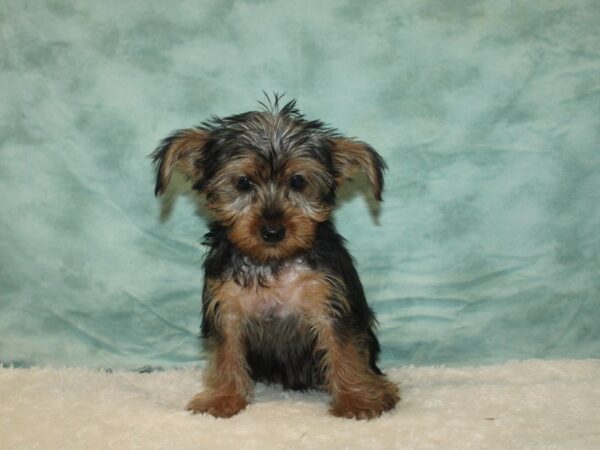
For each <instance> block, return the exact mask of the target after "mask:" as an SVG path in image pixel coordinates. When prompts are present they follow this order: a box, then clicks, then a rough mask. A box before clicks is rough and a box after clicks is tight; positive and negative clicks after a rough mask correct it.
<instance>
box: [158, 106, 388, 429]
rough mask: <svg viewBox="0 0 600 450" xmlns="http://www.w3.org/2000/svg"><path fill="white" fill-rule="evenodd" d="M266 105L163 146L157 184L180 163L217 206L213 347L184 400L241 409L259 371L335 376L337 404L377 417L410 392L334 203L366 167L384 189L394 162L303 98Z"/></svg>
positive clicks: (329, 382)
mask: <svg viewBox="0 0 600 450" xmlns="http://www.w3.org/2000/svg"><path fill="white" fill-rule="evenodd" d="M262 106H263V107H264V110H261V111H251V112H246V113H244V114H239V115H234V116H230V117H226V118H218V117H213V118H212V119H211V120H210V121H208V122H204V123H202V124H201V125H200V126H198V127H196V128H190V129H184V130H179V131H177V132H175V133H173V134H172V135H171V136H169V137H167V138H166V139H164V140H163V141H162V142H161V144H160V145H159V147H158V148H157V149H156V150H155V151H154V153H153V155H152V156H153V160H154V163H155V167H156V195H160V194H161V193H163V192H164V190H165V188H166V186H167V185H168V184H169V180H170V179H171V175H172V172H173V170H175V169H178V170H180V171H181V172H182V173H183V174H184V175H185V176H186V177H187V178H188V179H189V180H190V181H191V182H192V184H193V188H194V189H195V190H197V191H199V192H200V193H202V194H204V195H205V196H206V204H207V207H208V209H209V211H211V213H212V215H214V222H212V224H211V225H210V231H209V232H208V233H207V234H206V236H205V242H204V243H205V244H206V245H207V246H208V253H207V256H206V259H205V262H204V270H205V276H204V290H203V302H202V336H203V338H204V339H205V343H206V344H207V345H208V348H209V350H210V354H211V359H210V363H209V366H208V368H207V370H206V372H205V375H206V377H205V380H204V381H205V383H204V384H205V386H206V390H205V391H203V392H201V393H200V394H198V395H196V396H195V397H194V398H192V400H191V401H190V403H189V404H188V406H187V409H188V410H191V411H193V412H198V413H209V414H211V415H213V416H217V417H230V416H233V415H234V414H236V413H238V412H239V411H241V410H242V409H244V408H245V407H246V405H247V404H248V402H249V400H250V397H251V395H252V385H253V381H261V382H265V383H280V384H282V385H283V387H284V388H289V389H295V390H296V389H299V390H304V389H309V388H316V389H324V390H326V391H327V392H328V393H329V394H330V395H331V409H330V412H331V414H333V415H335V416H340V417H348V418H357V419H371V418H374V417H378V416H379V415H381V413H383V412H384V411H388V410H390V409H392V408H394V406H395V405H396V403H397V402H398V401H399V400H400V397H399V392H398V388H397V386H396V385H395V384H394V383H392V382H391V381H389V380H388V379H387V378H386V377H385V375H384V374H382V372H381V371H380V370H379V368H378V367H377V357H378V354H379V343H378V341H377V338H376V336H375V333H374V327H375V317H374V315H373V311H372V310H371V309H370V308H369V306H368V305H367V301H366V299H365V294H364V292H363V287H362V285H361V282H360V280H359V278H358V274H357V272H356V269H355V268H354V265H353V260H352V257H351V256H350V254H349V253H348V251H347V250H346V248H345V246H344V239H343V238H342V237H341V236H340V235H339V234H338V233H337V232H336V229H335V227H334V225H333V223H332V222H331V220H330V216H331V212H332V209H333V207H334V204H335V199H336V189H337V187H338V186H339V185H340V184H341V183H342V182H343V181H344V180H345V179H347V178H349V177H350V176H351V175H352V174H353V173H354V172H355V171H358V170H362V171H364V172H365V173H366V175H367V178H368V180H369V182H370V184H371V186H372V189H373V192H374V194H375V198H376V199H377V200H381V192H382V189H383V171H384V169H385V163H384V161H383V159H382V158H381V156H380V155H379V154H378V153H377V152H376V151H375V150H373V148H371V147H370V146H369V145H367V144H365V143H363V142H360V141H357V140H354V139H349V138H345V137H343V136H342V135H341V134H339V133H338V132H337V131H335V130H334V129H332V128H329V127H327V126H326V125H324V124H323V123H322V122H320V121H313V120H307V119H306V118H305V117H304V116H303V115H302V114H300V112H299V111H298V110H297V109H296V107H295V101H291V102H289V103H287V104H286V105H285V106H283V107H282V108H280V107H279V97H277V96H276V97H275V101H274V102H273V103H271V102H269V105H265V104H262Z"/></svg>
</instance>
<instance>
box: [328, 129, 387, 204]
mask: <svg viewBox="0 0 600 450" xmlns="http://www.w3.org/2000/svg"><path fill="white" fill-rule="evenodd" d="M331 144H332V146H331V155H332V159H333V165H334V167H335V169H336V172H337V175H336V180H335V181H336V183H337V184H338V185H339V184H341V183H342V182H343V181H344V180H346V179H348V178H350V177H351V176H352V175H353V174H354V173H355V172H356V171H358V170H363V171H364V172H365V173H366V175H367V178H368V179H369V182H370V183H371V187H372V188H373V194H374V195H375V198H376V199H377V200H379V201H381V192H382V191H383V172H384V170H385V169H386V168H387V167H386V165H385V162H384V160H383V158H382V157H381V156H380V155H379V153H377V152H376V151H375V150H374V149H373V148H372V147H371V146H370V145H368V144H365V143H364V142H360V141H355V140H353V139H346V138H340V139H333V140H332V141H331Z"/></svg>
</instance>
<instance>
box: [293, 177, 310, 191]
mask: <svg viewBox="0 0 600 450" xmlns="http://www.w3.org/2000/svg"><path fill="white" fill-rule="evenodd" d="M304 186H306V180H305V179H304V177H303V176H302V175H294V176H293V177H292V178H290V187H291V188H292V189H293V190H294V191H301V190H302V189H304Z"/></svg>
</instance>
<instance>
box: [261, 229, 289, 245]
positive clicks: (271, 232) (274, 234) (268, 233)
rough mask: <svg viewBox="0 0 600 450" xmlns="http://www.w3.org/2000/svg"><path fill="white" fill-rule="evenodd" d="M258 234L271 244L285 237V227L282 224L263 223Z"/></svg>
mask: <svg viewBox="0 0 600 450" xmlns="http://www.w3.org/2000/svg"><path fill="white" fill-rule="evenodd" d="M260 235H261V237H262V238H263V239H264V240H265V242H268V243H271V244H273V243H275V242H279V241H281V240H282V239H283V238H284V237H285V227H284V226H283V225H276V226H271V225H263V226H262V227H261V229H260Z"/></svg>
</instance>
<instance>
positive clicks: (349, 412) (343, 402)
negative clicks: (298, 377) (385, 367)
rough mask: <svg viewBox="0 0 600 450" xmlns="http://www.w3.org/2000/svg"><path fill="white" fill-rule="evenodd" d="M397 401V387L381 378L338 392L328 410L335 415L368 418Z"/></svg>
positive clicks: (389, 408) (390, 406)
mask: <svg viewBox="0 0 600 450" xmlns="http://www.w3.org/2000/svg"><path fill="white" fill-rule="evenodd" d="M399 401H400V392H399V390H398V387H397V386H396V385H395V384H394V383H391V382H389V381H387V380H385V379H381V380H377V382H374V383H373V384H372V385H369V386H362V387H354V388H353V389H351V390H347V391H345V392H338V393H337V395H335V396H334V398H333V401H332V405H331V409H330V410H329V412H330V413H331V414H332V415H334V416H336V417H344V418H348V419H360V420H368V419H374V418H376V417H379V416H380V415H381V414H382V413H384V412H385V411H389V410H391V409H393V408H394V407H395V406H396V403H398V402H399Z"/></svg>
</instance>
